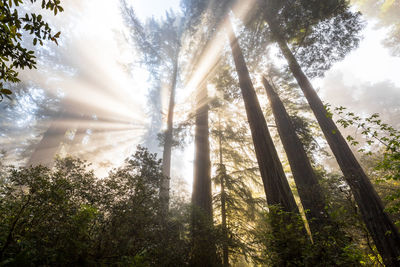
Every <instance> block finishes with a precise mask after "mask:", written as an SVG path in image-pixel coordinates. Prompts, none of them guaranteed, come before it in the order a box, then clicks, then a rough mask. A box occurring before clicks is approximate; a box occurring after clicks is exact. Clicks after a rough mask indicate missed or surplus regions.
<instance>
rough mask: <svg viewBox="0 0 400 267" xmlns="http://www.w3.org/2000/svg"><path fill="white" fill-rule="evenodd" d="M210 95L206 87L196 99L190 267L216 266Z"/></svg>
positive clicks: (200, 88)
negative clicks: (213, 235)
mask: <svg viewBox="0 0 400 267" xmlns="http://www.w3.org/2000/svg"><path fill="white" fill-rule="evenodd" d="M207 101H208V94H207V87H206V86H205V85H203V86H200V87H199V89H198V91H197V95H196V115H195V116H196V118H195V123H196V129H195V139H194V143H195V161H194V177H193V193H192V205H193V212H192V235H193V246H192V249H193V256H192V259H191V266H199V267H200V266H216V265H217V260H216V259H217V257H216V247H215V242H214V239H213V237H212V228H213V212H212V196H211V161H210V143H209V140H208V138H209V132H208V110H209V107H208V103H207Z"/></svg>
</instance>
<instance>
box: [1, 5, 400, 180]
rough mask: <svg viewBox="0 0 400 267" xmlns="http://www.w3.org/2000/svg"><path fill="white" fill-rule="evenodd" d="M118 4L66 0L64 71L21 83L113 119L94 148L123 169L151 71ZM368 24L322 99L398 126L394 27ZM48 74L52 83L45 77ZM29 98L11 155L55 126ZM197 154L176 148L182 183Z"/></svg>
mask: <svg viewBox="0 0 400 267" xmlns="http://www.w3.org/2000/svg"><path fill="white" fill-rule="evenodd" d="M127 1H128V0H127ZM118 2H119V1H118V0H86V1H81V0H68V2H67V1H66V2H65V5H64V8H65V12H64V13H61V14H59V15H58V16H57V17H56V18H52V16H50V17H51V18H50V20H51V23H52V25H54V27H56V28H59V29H61V31H62V37H61V38H62V40H61V42H60V46H58V47H54V51H55V52H54V53H56V54H55V55H53V56H54V57H55V58H58V60H59V61H60V62H65V63H66V64H65V65H66V66H67V67H64V68H63V69H58V68H55V65H54V64H42V65H39V66H38V70H37V71H24V72H23V73H21V77H22V78H23V80H25V81H26V82H34V83H36V84H38V85H39V86H40V87H41V88H43V90H45V91H46V92H48V93H52V94H54V95H57V94H63V95H65V96H67V97H69V98H71V99H72V100H73V101H74V102H75V103H78V105H80V106H85V107H86V106H87V107H88V108H89V107H90V109H92V110H100V111H101V112H104V114H108V116H109V117H110V118H111V120H110V122H108V123H103V125H101V127H109V128H111V129H113V130H114V131H115V133H113V134H111V135H108V136H107V139H106V140H104V142H105V143H106V142H110V143H112V144H114V145H112V146H111V148H110V147H109V146H106V145H105V144H102V145H98V146H99V147H98V148H97V149H98V151H100V152H102V151H104V152H107V153H99V154H100V155H103V156H104V157H103V158H101V159H100V160H101V161H102V162H103V163H104V162H112V163H113V165H114V166H118V165H119V164H121V163H122V162H123V160H124V159H125V158H126V157H127V156H128V155H129V154H131V153H132V152H133V151H134V148H135V147H136V145H137V144H139V143H140V142H141V141H142V137H143V135H144V134H145V129H146V127H148V126H149V125H148V124H149V114H148V112H149V110H148V103H147V93H148V92H147V88H148V84H147V79H148V76H147V72H146V71H145V70H144V68H143V67H140V66H137V65H135V66H133V65H134V63H135V58H136V57H137V51H135V50H134V49H132V43H131V40H130V39H129V30H128V29H127V28H126V27H125V25H124V23H123V20H122V18H121V14H120V9H119V6H118ZM129 3H130V4H131V5H132V7H133V8H134V10H135V11H136V15H137V16H138V17H139V18H140V19H141V20H142V21H145V20H146V19H147V18H150V17H151V16H154V17H156V18H159V17H161V16H164V14H165V11H166V10H168V9H170V8H172V9H174V10H178V8H179V1H178V0H170V1H168V0H129ZM368 22H369V23H368V26H367V27H366V29H365V30H364V39H363V40H362V42H361V43H360V47H359V48H358V49H356V50H354V51H352V52H351V53H349V55H348V56H347V57H346V58H345V60H343V61H341V62H338V63H336V64H335V65H334V66H333V67H332V69H331V70H329V71H328V72H327V73H326V75H325V77H324V78H322V79H316V80H314V81H313V83H314V85H315V87H316V88H317V89H318V91H319V93H320V95H321V97H322V99H323V100H324V101H326V102H328V103H330V104H332V105H333V106H340V105H343V106H346V107H348V108H349V109H350V110H353V111H355V112H358V113H361V114H365V115H368V114H372V113H375V112H379V113H381V115H382V117H384V118H385V119H386V120H387V121H388V122H389V123H392V124H394V125H395V126H397V127H399V126H400V115H399V114H400V110H399V103H400V75H399V71H398V70H399V69H400V57H393V56H391V55H390V52H389V50H388V49H387V48H386V47H384V46H383V44H382V42H383V40H384V39H385V38H386V36H387V34H388V31H389V30H388V29H387V28H383V27H380V26H378V24H379V21H377V20H371V19H369V20H368ZM49 45H50V46H51V45H53V44H49ZM53 46H54V45H53ZM49 76H51V77H52V78H51V79H48V77H49ZM35 92H36V93H35ZM32 94H33V97H40V96H36V95H35V94H38V95H40V90H39V91H32ZM164 95H165V97H167V94H164ZM26 101H27V104H24V105H22V107H23V108H21V109H25V111H26V112H25V113H24V111H23V110H21V111H20V114H21V116H20V118H19V120H18V125H17V126H16V127H17V129H19V134H16V138H15V140H10V139H4V138H3V139H2V135H1V134H0V145H1V144H6V145H7V146H6V147H7V148H8V149H10V150H12V151H14V150H18V149H21V147H22V145H23V144H24V142H25V141H24V142H22V141H21V140H23V139H24V135H23V134H24V133H26V131H28V130H30V129H33V128H35V129H36V131H37V132H36V142H37V140H40V133H43V132H44V131H45V130H46V128H47V127H48V126H49V124H50V121H38V120H35V118H33V116H27V115H23V114H29V111H32V110H34V108H35V107H33V106H29V105H30V104H29V100H26ZM165 102H166V101H164V103H165ZM18 114H19V113H18ZM98 124H100V123H98ZM18 127H19V128H18ZM24 130H26V131H24ZM31 135H32V136H34V135H35V134H33V133H31ZM88 135H89V136H90V135H91V133H88ZM92 135H93V133H92ZM17 137H18V138H17ZM32 138H33V137H32ZM93 153H94V152H93ZM97 153H98V152H97ZM105 154H107V155H105ZM193 155H194V151H193V145H192V144H190V145H189V146H188V147H187V148H186V149H184V150H178V149H176V150H174V154H173V160H172V162H173V166H172V168H173V171H172V173H174V175H175V176H177V177H180V178H184V179H185V180H186V182H187V183H188V185H189V188H191V186H190V185H191V182H192V181H191V178H192V165H193ZM97 169H98V170H100V169H101V171H99V173H101V175H105V174H106V171H107V169H106V168H103V169H102V168H97Z"/></svg>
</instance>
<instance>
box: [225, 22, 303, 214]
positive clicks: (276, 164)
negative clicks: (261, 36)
mask: <svg viewBox="0 0 400 267" xmlns="http://www.w3.org/2000/svg"><path fill="white" fill-rule="evenodd" d="M226 30H227V33H228V37H229V41H230V46H231V49H232V55H233V59H234V62H235V66H236V71H237V74H238V77H239V84H240V89H241V91H242V95H243V100H244V104H245V108H246V114H247V119H248V122H249V124H250V130H251V134H252V137H253V143H254V148H255V152H256V157H257V161H258V165H259V168H260V173H261V178H262V181H263V184H264V190H265V193H266V197H267V202H268V204H269V205H280V206H281V208H282V209H283V210H285V211H289V212H298V207H297V205H296V202H295V200H294V197H293V194H292V191H291V190H290V187H289V183H288V181H287V179H286V176H285V173H284V171H283V167H282V164H281V162H280V160H279V157H278V153H277V152H276V149H275V146H274V143H273V141H272V138H271V135H270V133H269V131H268V127H267V123H266V121H265V117H264V114H263V113H262V110H261V107H260V103H259V102H258V98H257V95H256V92H255V90H254V87H253V83H252V82H251V79H250V74H249V71H248V69H247V65H246V62H245V60H244V57H243V54H242V51H241V48H240V46H239V43H238V40H237V38H236V36H235V33H234V31H233V28H232V23H231V21H230V18H228V19H227V23H226Z"/></svg>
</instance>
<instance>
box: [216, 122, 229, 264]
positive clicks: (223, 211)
mask: <svg viewBox="0 0 400 267" xmlns="http://www.w3.org/2000/svg"><path fill="white" fill-rule="evenodd" d="M218 145H219V168H220V169H219V175H220V183H221V220H222V235H223V243H222V259H223V266H224V267H228V266H229V248H228V243H227V242H228V227H227V224H226V192H225V177H226V168H225V165H224V159H223V153H222V128H221V118H220V114H218Z"/></svg>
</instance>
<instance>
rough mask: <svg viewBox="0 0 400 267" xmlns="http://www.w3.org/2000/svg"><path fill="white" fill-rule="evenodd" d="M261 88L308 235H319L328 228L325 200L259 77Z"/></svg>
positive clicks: (281, 110) (287, 123)
mask: <svg viewBox="0 0 400 267" xmlns="http://www.w3.org/2000/svg"><path fill="white" fill-rule="evenodd" d="M263 84H264V87H265V90H266V92H267V96H268V99H269V102H270V104H271V108H272V112H273V114H274V117H275V123H276V127H277V129H278V132H279V136H280V138H281V140H282V144H283V147H284V149H285V151H286V155H287V157H288V160H289V164H290V168H291V170H292V173H293V178H294V181H295V183H296V187H297V191H298V192H299V197H300V200H301V203H302V205H303V207H304V209H305V210H306V217H307V221H308V224H309V226H310V229H311V233H312V234H315V233H318V232H321V230H322V229H324V226H326V225H332V222H331V220H330V219H329V216H328V214H327V212H326V211H325V200H324V197H323V194H322V190H321V187H320V185H319V183H318V179H317V177H316V175H315V173H314V170H313V168H312V166H311V163H310V161H309V159H308V156H307V153H306V151H305V150H304V147H303V144H302V143H301V141H300V139H299V137H298V136H297V134H296V131H295V127H294V126H293V123H292V121H291V119H290V117H289V114H288V113H287V112H286V109H285V107H284V105H283V103H282V101H281V100H280V99H279V96H278V94H277V93H276V92H275V91H274V88H273V87H272V86H271V84H270V83H269V82H268V81H267V79H266V78H265V77H263Z"/></svg>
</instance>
